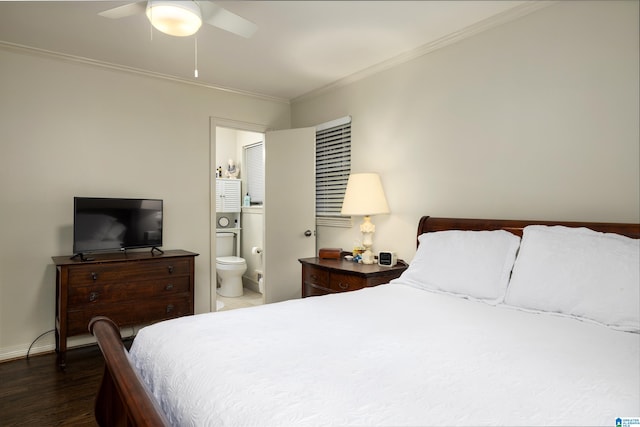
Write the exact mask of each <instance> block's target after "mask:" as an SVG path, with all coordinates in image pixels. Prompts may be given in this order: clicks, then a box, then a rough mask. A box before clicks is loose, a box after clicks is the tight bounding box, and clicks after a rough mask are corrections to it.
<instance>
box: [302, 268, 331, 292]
mask: <svg viewBox="0 0 640 427" xmlns="http://www.w3.org/2000/svg"><path fill="white" fill-rule="evenodd" d="M304 281H305V282H307V283H311V284H314V285H319V286H321V287H323V288H328V287H329V272H328V271H327V270H323V269H321V268H318V267H313V266H309V267H306V268H305V269H304Z"/></svg>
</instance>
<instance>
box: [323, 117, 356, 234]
mask: <svg viewBox="0 0 640 427" xmlns="http://www.w3.org/2000/svg"><path fill="white" fill-rule="evenodd" d="M350 172H351V117H344V118H342V119H338V120H334V121H331V122H328V123H324V124H322V125H319V126H317V127H316V224H317V225H325V226H334V227H351V218H350V217H345V216H342V215H341V214H340V209H341V208H342V200H343V199H344V193H345V190H346V188H347V181H348V180H349V173H350Z"/></svg>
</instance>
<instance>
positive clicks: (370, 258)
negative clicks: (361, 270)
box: [362, 248, 375, 264]
mask: <svg viewBox="0 0 640 427" xmlns="http://www.w3.org/2000/svg"><path fill="white" fill-rule="evenodd" d="M374 262H375V256H374V255H373V252H371V249H369V248H367V249H366V250H365V251H364V252H363V253H362V263H363V264H373V263H374Z"/></svg>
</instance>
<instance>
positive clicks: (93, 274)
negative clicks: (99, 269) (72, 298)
mask: <svg viewBox="0 0 640 427" xmlns="http://www.w3.org/2000/svg"><path fill="white" fill-rule="evenodd" d="M91 278H92V279H93V281H94V282H95V281H96V280H98V273H94V272H91Z"/></svg>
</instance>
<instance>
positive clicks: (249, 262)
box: [213, 126, 264, 311]
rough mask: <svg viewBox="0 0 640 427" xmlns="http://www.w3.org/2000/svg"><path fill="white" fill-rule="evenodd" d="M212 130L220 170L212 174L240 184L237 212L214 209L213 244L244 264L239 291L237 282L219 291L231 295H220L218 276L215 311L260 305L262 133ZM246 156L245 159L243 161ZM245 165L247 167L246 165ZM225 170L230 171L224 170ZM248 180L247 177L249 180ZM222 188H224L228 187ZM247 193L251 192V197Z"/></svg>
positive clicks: (261, 300) (261, 292)
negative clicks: (241, 260) (240, 259)
mask: <svg viewBox="0 0 640 427" xmlns="http://www.w3.org/2000/svg"><path fill="white" fill-rule="evenodd" d="M215 129H216V149H215V162H216V163H215V165H214V168H213V169H215V171H216V172H218V171H219V172H220V173H216V174H215V175H214V177H215V176H217V175H219V174H221V176H222V179H232V178H228V176H231V177H233V176H237V178H236V179H237V180H239V181H240V187H241V188H240V194H239V197H240V204H241V208H240V209H241V211H240V212H219V211H216V221H215V224H216V239H217V240H218V239H219V238H221V240H220V242H219V243H218V244H217V245H216V246H217V247H221V246H225V245H226V246H227V248H228V250H231V248H232V251H233V253H232V254H224V255H234V256H238V257H240V258H242V259H244V262H245V263H246V270H245V271H244V273H243V274H242V277H241V281H242V287H243V289H242V290H241V291H240V290H239V289H238V287H239V285H233V286H234V287H233V290H231V291H226V289H227V287H225V291H226V292H225V291H223V292H222V293H223V294H225V293H226V294H227V295H234V296H224V295H221V290H222V288H221V285H220V279H218V280H217V282H218V283H217V290H218V291H217V295H216V297H217V311H221V310H229V309H234V308H242V307H249V306H254V305H260V304H263V302H264V289H261V281H260V276H261V274H262V271H263V269H262V254H261V251H262V242H263V227H264V226H263V210H262V202H263V194H264V188H263V187H264V181H263V179H264V176H263V175H264V154H263V144H264V134H263V133H258V132H250V131H245V130H238V129H232V128H227V127H220V126H217V127H216V128H215ZM247 156H248V157H249V160H247ZM230 161H231V162H230ZM230 163H231V164H230ZM246 165H250V166H248V167H247V166H246ZM234 167H235V168H236V170H235V171H234V170H233V168H234ZM229 169H230V173H227V171H228V170H229ZM248 170H249V172H248ZM252 173H253V174H252ZM249 176H251V178H249ZM214 179H215V178H214ZM248 179H250V182H249V180H248ZM236 185H237V184H236ZM261 187H262V188H261ZM216 188H217V190H216V198H219V197H222V198H223V199H224V197H225V196H223V195H222V194H220V193H222V192H223V191H224V190H222V189H220V188H219V185H216ZM225 188H226V189H228V187H225ZM250 189H251V191H250ZM233 191H234V197H236V194H235V191H236V190H235V189H234V190H233ZM251 193H254V194H253V197H252V198H251V196H252V194H251ZM247 194H249V198H251V199H250V200H249V198H247V197H246V196H247ZM232 210H236V209H235V208H234V209H232ZM219 233H223V234H219ZM231 233H233V235H234V236H235V237H234V236H232V235H231ZM237 236H240V238H239V239H238V238H237ZM238 245H239V246H238ZM221 255H222V254H216V258H219V257H221ZM216 265H217V268H216V273H217V274H216V276H219V274H218V272H219V271H220V263H219V262H216ZM222 268H224V267H222ZM234 280H235V279H234ZM229 289H231V288H229ZM239 293H242V295H241V296H236V295H238V294H239Z"/></svg>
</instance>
